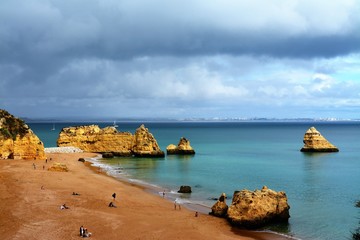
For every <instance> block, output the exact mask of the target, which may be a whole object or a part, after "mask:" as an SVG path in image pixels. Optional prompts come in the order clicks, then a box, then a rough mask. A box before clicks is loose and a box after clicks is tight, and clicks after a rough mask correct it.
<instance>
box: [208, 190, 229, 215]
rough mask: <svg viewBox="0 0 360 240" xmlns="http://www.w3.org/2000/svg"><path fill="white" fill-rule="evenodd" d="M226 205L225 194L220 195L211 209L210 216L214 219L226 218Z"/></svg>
mask: <svg viewBox="0 0 360 240" xmlns="http://www.w3.org/2000/svg"><path fill="white" fill-rule="evenodd" d="M228 208H229V207H228V205H227V204H226V194H225V193H222V194H221V196H220V197H219V200H218V201H217V202H216V203H215V204H214V205H213V206H212V207H211V212H210V214H211V215H214V216H216V217H226V214H227V210H228Z"/></svg>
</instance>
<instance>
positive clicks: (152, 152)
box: [132, 124, 165, 157]
mask: <svg viewBox="0 0 360 240" xmlns="http://www.w3.org/2000/svg"><path fill="white" fill-rule="evenodd" d="M132 152H133V153H134V155H135V156H137V157H164V156H165V154H164V152H163V151H161V149H160V147H159V145H158V143H157V141H156V139H155V138H154V136H153V135H152V134H151V133H150V132H149V130H148V129H147V128H145V126H144V124H142V125H141V126H140V127H139V128H138V129H136V132H135V137H134V143H133V148H132Z"/></svg>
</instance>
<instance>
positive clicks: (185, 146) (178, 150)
mask: <svg viewBox="0 0 360 240" xmlns="http://www.w3.org/2000/svg"><path fill="white" fill-rule="evenodd" d="M166 152H167V154H169V155H170V154H181V155H192V154H195V151H194V149H193V148H192V147H191V146H190V141H189V140H188V139H186V138H184V137H182V138H180V141H179V143H178V145H177V146H175V145H174V144H170V145H169V146H167V148H166Z"/></svg>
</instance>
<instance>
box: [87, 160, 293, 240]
mask: <svg viewBox="0 0 360 240" xmlns="http://www.w3.org/2000/svg"><path fill="white" fill-rule="evenodd" d="M100 158H102V157H101V155H100V154H98V155H97V156H96V157H93V158H85V161H86V162H85V163H89V164H86V165H87V167H90V168H91V169H92V170H93V171H95V172H98V173H102V174H104V175H106V176H108V177H111V178H114V179H115V180H117V181H120V182H123V183H125V184H129V185H130V186H132V187H138V188H141V189H142V190H143V191H144V192H146V193H148V194H152V195H155V196H158V197H160V198H162V199H165V200H167V201H169V202H170V203H173V202H174V200H175V199H176V196H175V197H174V196H171V195H176V194H175V193H171V192H165V193H166V194H165V197H163V196H162V194H161V193H162V192H163V191H162V190H163V189H164V188H162V187H161V186H157V185H153V184H150V183H147V182H143V181H132V179H129V178H127V177H123V176H114V175H111V173H108V172H107V171H106V169H104V168H102V167H101V165H99V166H94V164H96V161H97V160H98V159H100ZM89 160H90V161H89ZM98 169H100V172H99V170H98ZM169 194H170V197H169ZM181 205H182V206H184V207H185V208H186V209H188V210H189V211H192V212H194V213H195V212H198V213H201V214H204V215H209V212H211V206H206V205H204V204H200V203H193V202H183V203H182V204H181ZM209 216H210V215H209ZM210 217H213V218H217V217H214V216H210ZM218 219H222V220H223V221H224V222H226V223H228V221H227V220H226V219H225V218H218ZM228 224H229V226H230V227H231V228H232V231H234V232H237V234H239V235H240V236H246V237H255V239H257V237H259V236H256V235H257V234H261V235H262V234H271V235H275V236H276V238H262V237H263V236H262V237H261V238H260V239H264V240H265V239H269V240H270V239H278V238H277V237H281V239H299V238H295V237H293V236H290V235H286V234H283V233H278V232H274V231H271V230H246V229H240V228H236V227H233V226H231V224H230V223H228ZM279 240H280V239H279Z"/></svg>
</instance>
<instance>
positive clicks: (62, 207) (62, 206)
mask: <svg viewBox="0 0 360 240" xmlns="http://www.w3.org/2000/svg"><path fill="white" fill-rule="evenodd" d="M60 209H61V210H63V209H69V207H68V206H66V204H65V203H64V204H63V205H61V206H60Z"/></svg>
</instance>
